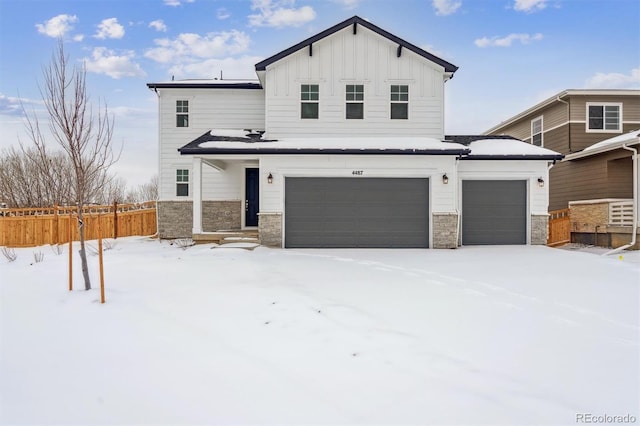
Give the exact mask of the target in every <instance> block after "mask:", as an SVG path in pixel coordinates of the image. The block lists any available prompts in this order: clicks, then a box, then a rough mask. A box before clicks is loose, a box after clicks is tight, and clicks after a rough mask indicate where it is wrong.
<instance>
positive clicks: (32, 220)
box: [0, 201, 157, 247]
mask: <svg viewBox="0 0 640 426" xmlns="http://www.w3.org/2000/svg"><path fill="white" fill-rule="evenodd" d="M82 215H83V222H84V230H85V239H86V240H94V239H97V238H98V229H99V228H100V229H101V230H102V238H118V237H128V236H131V235H152V234H155V233H156V232H157V223H156V202H155V201H148V202H145V203H136V204H117V203H114V204H113V205H110V206H85V207H84V208H83V209H82ZM98 221H99V222H100V223H99V224H98ZM69 226H71V238H72V239H73V240H74V241H78V240H79V239H80V234H79V230H78V208H77V207H58V206H55V207H45V208H31V209H0V246H6V247H33V246H40V245H44V244H60V243H66V242H68V241H69Z"/></svg>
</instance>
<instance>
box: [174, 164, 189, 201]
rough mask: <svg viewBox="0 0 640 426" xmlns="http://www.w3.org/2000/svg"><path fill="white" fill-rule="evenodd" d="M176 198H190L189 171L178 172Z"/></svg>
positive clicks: (180, 170) (181, 170)
mask: <svg viewBox="0 0 640 426" xmlns="http://www.w3.org/2000/svg"><path fill="white" fill-rule="evenodd" d="M176 196H178V197H188V196H189V170H188V169H178V170H176Z"/></svg>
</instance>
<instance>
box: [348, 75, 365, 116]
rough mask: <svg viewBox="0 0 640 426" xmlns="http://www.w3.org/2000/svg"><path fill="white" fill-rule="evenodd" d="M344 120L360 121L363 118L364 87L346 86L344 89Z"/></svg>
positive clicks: (361, 85)
mask: <svg viewBox="0 0 640 426" xmlns="http://www.w3.org/2000/svg"><path fill="white" fill-rule="evenodd" d="M345 93H346V102H347V105H346V118H347V120H361V119H363V118H364V85H363V84H347V87H346V92H345Z"/></svg>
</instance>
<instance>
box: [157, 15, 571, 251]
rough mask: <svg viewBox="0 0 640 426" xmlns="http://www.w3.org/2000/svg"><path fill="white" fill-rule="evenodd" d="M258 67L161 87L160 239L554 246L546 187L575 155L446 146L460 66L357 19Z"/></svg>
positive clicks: (508, 145)
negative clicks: (213, 236)
mask: <svg viewBox="0 0 640 426" xmlns="http://www.w3.org/2000/svg"><path fill="white" fill-rule="evenodd" d="M255 69H256V74H257V77H258V79H257V80H256V81H229V80H206V81H203V80H185V81H171V82H165V83H149V84H148V87H149V88H150V89H152V90H154V91H155V92H156V93H157V95H158V98H159V115H160V120H159V122H160V132H159V138H160V141H159V143H160V161H159V167H160V185H159V201H158V220H159V223H158V225H159V234H160V236H161V237H164V238H176V237H186V236H193V237H194V238H195V237H198V238H200V237H202V236H206V235H207V234H208V233H214V232H218V231H221V230H238V229H257V231H258V232H259V236H260V240H261V242H262V243H263V244H265V245H272V246H277V247H434V248H454V247H457V246H458V245H460V244H469V245H470V244H544V243H545V242H546V236H547V203H548V192H547V189H548V185H545V182H546V181H547V179H548V167H549V164H551V162H554V161H556V160H558V159H560V158H562V156H561V155H559V154H558V153H556V152H553V151H551V150H548V149H545V148H542V147H536V146H532V145H530V144H527V143H524V142H522V141H518V140H514V139H512V138H504V137H501V138H499V139H500V140H499V141H496V140H495V139H493V138H491V137H458V136H455V137H447V138H446V139H445V135H444V85H445V83H446V82H447V81H449V80H451V78H452V77H453V75H454V73H455V72H456V70H457V67H456V66H455V65H453V64H451V63H449V62H447V61H445V60H442V59H440V58H438V57H436V56H434V55H432V54H430V53H428V52H426V51H425V50H423V49H421V48H419V47H417V46H415V45H413V44H411V43H409V42H407V41H405V40H402V39H400V38H398V37H396V36H394V35H393V34H390V33H388V32H387V31H385V30H383V29H381V28H379V27H377V26H375V25H373V24H371V23H370V22H368V21H365V20H363V19H361V18H359V17H357V16H354V17H352V18H350V19H347V20H346V21H344V22H341V23H339V24H337V25H335V26H333V27H331V28H329V29H327V30H325V31H323V32H321V33H319V34H317V35H315V36H313V37H310V38H308V39H306V40H304V41H302V42H300V43H298V44H296V45H294V46H292V47H291V48H289V49H286V50H284V51H282V52H280V53H277V54H275V55H273V56H271V57H269V58H267V59H265V60H264V61H262V62H260V63H258V64H256V66H255ZM496 142H499V143H496Z"/></svg>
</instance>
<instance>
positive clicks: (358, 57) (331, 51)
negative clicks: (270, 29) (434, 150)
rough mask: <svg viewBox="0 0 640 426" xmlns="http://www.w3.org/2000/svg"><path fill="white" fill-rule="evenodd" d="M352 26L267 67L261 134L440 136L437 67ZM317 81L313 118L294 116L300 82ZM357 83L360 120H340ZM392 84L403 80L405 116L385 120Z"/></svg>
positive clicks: (441, 75) (440, 92) (297, 109)
mask: <svg viewBox="0 0 640 426" xmlns="http://www.w3.org/2000/svg"><path fill="white" fill-rule="evenodd" d="M397 49H398V45H397V44H395V43H393V42H392V41H390V40H389V39H387V38H385V37H383V36H381V35H379V34H377V33H375V32H373V31H371V30H369V29H367V28H365V27H363V26H358V28H357V33H356V34H353V30H352V27H351V26H349V27H347V28H344V29H342V30H340V31H337V32H336V33H334V34H332V35H331V36H329V37H326V38H324V39H321V40H319V41H317V42H315V43H313V47H312V55H311V56H310V55H309V48H308V47H306V48H303V49H300V50H298V51H297V52H295V53H293V54H291V55H289V56H286V57H285V58H283V59H281V60H279V61H276V62H275V63H273V64H270V65H269V66H267V68H266V76H265V96H266V125H267V132H268V136H269V137H271V138H282V137H299V136H309V137H314V136H318V137H340V136H347V137H348V136H403V135H404V136H406V135H411V136H415V135H420V136H424V137H432V138H436V139H442V138H443V136H444V80H445V75H444V68H443V67H442V66H440V65H438V64H436V63H434V62H431V61H429V60H428V59H426V58H424V57H422V56H419V55H417V54H415V53H414V52H412V51H410V50H408V49H402V51H401V55H400V57H398V56H397ZM302 84H318V85H319V91H320V93H319V118H318V119H301V118H300V108H301V102H300V86H301V85H302ZM348 84H362V85H364V119H361V120H360V119H350V120H347V119H346V117H345V115H346V113H345V103H346V101H345V96H346V95H345V90H346V85H348ZM391 85H408V86H409V118H408V119H407V120H404V119H402V120H391V119H390V108H391V106H390V88H391Z"/></svg>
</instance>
